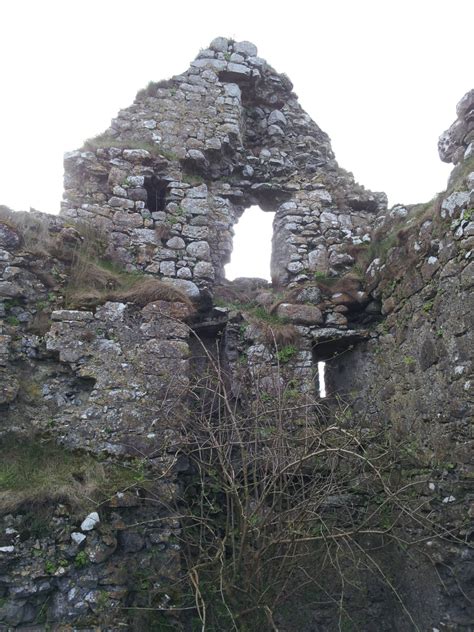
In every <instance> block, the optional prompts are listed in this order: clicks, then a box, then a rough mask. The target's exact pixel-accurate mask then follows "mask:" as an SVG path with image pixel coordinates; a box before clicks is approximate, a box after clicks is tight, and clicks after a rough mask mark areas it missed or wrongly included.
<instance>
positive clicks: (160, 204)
mask: <svg viewBox="0 0 474 632" xmlns="http://www.w3.org/2000/svg"><path fill="white" fill-rule="evenodd" d="M143 186H144V187H145V189H146V193H147V199H146V205H147V208H148V210H149V211H150V213H156V212H157V211H164V210H165V205H166V189H167V188H168V182H167V180H159V179H158V178H157V177H156V176H151V177H147V178H145V183H144V185H143Z"/></svg>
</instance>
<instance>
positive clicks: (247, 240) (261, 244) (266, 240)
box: [225, 206, 275, 281]
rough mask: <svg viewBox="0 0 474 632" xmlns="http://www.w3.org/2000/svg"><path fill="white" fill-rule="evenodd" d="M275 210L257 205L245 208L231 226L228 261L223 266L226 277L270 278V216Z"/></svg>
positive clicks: (271, 226) (272, 215) (271, 233)
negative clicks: (271, 210) (230, 252)
mask: <svg viewBox="0 0 474 632" xmlns="http://www.w3.org/2000/svg"><path fill="white" fill-rule="evenodd" d="M274 216H275V213H272V212H266V211H262V209H261V208H259V207H258V206H251V207H250V208H248V209H246V210H245V211H244V213H243V215H242V217H241V218H240V220H239V221H238V222H237V224H236V225H235V227H234V232H235V234H234V240H233V249H232V255H231V260H230V263H228V264H227V265H226V266H225V276H226V279H228V280H229V281H233V280H234V279H236V278H238V277H247V278H249V277H258V278H261V279H267V280H268V281H270V280H271V276H270V259H271V252H272V236H273V218H274Z"/></svg>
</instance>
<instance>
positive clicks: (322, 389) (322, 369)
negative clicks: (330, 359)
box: [318, 362, 327, 399]
mask: <svg viewBox="0 0 474 632" xmlns="http://www.w3.org/2000/svg"><path fill="white" fill-rule="evenodd" d="M318 379H319V397H320V398H321V399H323V398H324V397H326V395H327V393H326V362H318Z"/></svg>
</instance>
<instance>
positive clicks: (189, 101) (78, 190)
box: [0, 37, 474, 632]
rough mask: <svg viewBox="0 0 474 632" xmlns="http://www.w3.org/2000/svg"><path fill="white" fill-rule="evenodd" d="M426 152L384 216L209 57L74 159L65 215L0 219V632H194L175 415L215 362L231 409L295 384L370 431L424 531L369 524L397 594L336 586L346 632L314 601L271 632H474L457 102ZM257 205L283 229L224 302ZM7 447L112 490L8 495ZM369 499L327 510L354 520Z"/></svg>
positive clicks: (142, 97) (259, 84) (321, 146)
mask: <svg viewBox="0 0 474 632" xmlns="http://www.w3.org/2000/svg"><path fill="white" fill-rule="evenodd" d="M438 147H439V153H440V157H441V159H442V160H443V161H445V162H451V163H453V165H454V168H453V171H452V175H451V177H450V180H449V182H448V186H447V189H446V191H445V192H443V193H442V194H440V195H439V196H438V197H437V198H436V199H434V200H432V201H431V202H428V203H426V204H416V205H411V206H400V205H399V206H395V207H393V208H392V209H388V208H387V198H386V196H385V194H383V193H375V192H371V191H369V190H367V189H365V188H364V187H363V186H361V185H359V184H357V183H356V182H355V181H354V178H353V176H352V174H351V173H350V172H348V171H346V170H344V169H343V168H341V167H340V166H339V165H338V163H337V161H336V159H335V157H334V154H333V152H332V149H331V145H330V140H329V137H328V136H327V134H326V133H325V132H323V131H322V130H321V129H320V128H319V127H318V125H317V124H316V123H315V122H314V121H312V120H311V118H310V117H309V116H308V114H306V113H305V112H304V110H303V109H302V108H301V106H300V104H299V102H298V98H297V96H296V94H295V93H294V92H293V85H292V83H291V81H290V79H289V78H288V77H286V75H284V74H279V73H277V72H276V71H275V70H274V69H273V68H272V67H271V66H270V65H269V64H268V63H267V62H266V61H265V60H264V59H262V58H260V57H258V54H257V48H256V47H255V46H254V45H253V44H251V43H249V42H234V41H232V40H229V39H226V38H221V37H219V38H216V39H215V40H214V41H213V42H211V44H210V46H209V48H207V49H204V50H201V51H200V53H199V55H198V56H197V58H196V59H195V60H194V61H193V62H192V63H191V65H190V67H189V69H188V70H187V71H186V72H184V73H182V74H180V75H176V76H174V77H172V78H171V79H168V80H166V81H161V82H159V83H150V84H149V85H148V86H147V87H146V88H145V89H143V90H141V91H140V92H139V93H138V94H137V96H136V99H135V101H134V103H133V104H132V105H131V106H130V107H128V108H126V109H124V110H121V111H120V112H119V113H118V115H117V116H116V118H114V119H113V120H112V122H111V125H110V127H109V128H108V129H107V130H106V131H105V132H104V133H103V134H102V135H100V136H99V137H96V138H94V139H90V140H88V141H87V142H86V143H85V144H84V146H83V147H82V148H81V149H78V150H76V151H71V152H69V153H67V154H66V155H65V159H64V168H65V178H64V196H63V202H62V209H61V213H60V215H59V216H48V215H44V214H41V213H30V214H28V213H14V212H12V211H10V210H9V209H6V208H5V207H2V208H1V209H0V210H1V213H0V272H1V278H0V297H1V299H2V302H1V303H0V319H1V320H0V329H1V330H0V376H1V382H0V443H1V442H2V438H3V441H4V446H7V447H4V448H2V449H0V451H1V453H2V456H1V459H2V460H3V461H4V462H5V463H8V467H4V470H2V469H0V510H1V511H0V513H1V515H0V527H1V529H0V629H1V630H16V629H19V630H31V631H33V630H47V629H54V630H96V629H101V630H110V631H112V630H114V631H115V630H117V631H118V630H122V629H129V630H135V629H136V630H148V629H150V630H166V629H182V630H187V629H189V630H191V629H201V627H199V628H192V627H186V626H188V625H190V624H189V623H188V622H186V621H185V620H181V619H180V617H179V608H178V607H177V606H176V607H174V602H173V599H175V596H174V594H169V593H170V592H171V591H170V590H168V588H167V586H169V585H170V584H173V585H175V584H176V582H177V581H178V580H177V578H179V577H181V576H182V575H183V573H185V571H183V555H182V547H181V545H180V533H181V530H182V528H183V525H182V521H181V519H180V512H179V511H178V509H177V506H176V504H173V499H175V498H176V497H177V495H179V493H180V492H179V490H180V489H181V487H182V482H181V481H182V478H183V477H186V476H190V474H189V472H190V468H191V470H192V466H190V464H189V459H187V458H186V456H185V455H184V453H183V450H182V448H181V447H180V445H181V442H182V435H183V428H185V427H186V419H190V418H191V414H192V413H191V412H190V406H189V402H187V400H186V397H187V394H188V393H189V390H190V389H192V386H193V384H194V383H195V381H196V376H197V375H200V374H202V373H203V372H204V371H205V370H206V367H207V366H208V364H209V361H210V359H213V360H215V361H216V362H217V363H218V365H219V366H221V367H222V370H223V371H225V374H226V380H227V382H228V384H229V392H230V393H231V397H232V398H233V400H232V401H235V402H242V401H243V400H244V399H245V398H248V399H252V398H255V397H257V395H258V394H262V393H263V394H264V399H265V400H268V399H270V398H272V397H274V396H275V394H279V393H281V392H282V389H283V390H284V389H286V391H285V392H286V393H288V392H289V391H288V388H289V387H288V385H289V384H290V387H291V395H292V396H293V397H295V398H296V399H297V401H301V400H302V399H304V401H305V402H308V401H311V405H312V406H313V405H318V402H319V403H320V404H321V405H324V419H325V420H326V423H327V425H328V426H329V425H331V424H332V423H344V424H348V427H350V428H357V429H358V432H359V433H360V437H361V439H360V440H361V442H362V443H361V445H362V444H364V441H367V442H369V443H370V442H373V443H374V444H375V443H376V442H378V441H380V437H381V435H382V434H383V441H384V442H385V443H386V445H390V446H393V445H396V446H398V447H397V449H396V450H395V456H394V457H393V463H392V467H391V473H390V475H391V476H392V478H393V477H394V476H396V477H398V478H399V481H397V484H398V483H399V485H400V487H399V489H402V488H403V489H405V488H406V487H410V488H413V489H414V490H415V493H414V494H413V495H412V496H413V498H412V501H413V502H414V503H415V504H416V506H417V509H416V511H417V512H418V513H416V514H412V516H411V517H412V518H413V516H415V515H416V516H419V522H418V524H416V525H414V524H413V523H410V524H408V523H407V524H405V523H403V520H402V519H401V518H400V519H398V518H397V519H394V521H393V522H392V523H390V528H388V527H387V528H385V530H386V531H387V533H388V532H389V531H394V530H395V529H399V530H400V533H402V534H403V533H405V535H406V540H407V541H408V540H410V546H408V545H407V548H406V549H403V548H398V549H397V548H394V547H393V546H392V545H391V544H390V543H388V539H387V538H383V537H382V536H380V535H378V536H377V537H376V536H375V535H373V536H371V538H369V539H367V538H366V541H365V542H364V543H363V544H364V546H366V547H368V548H369V549H370V551H372V553H371V556H372V557H373V558H374V560H375V562H374V564H375V567H383V568H389V569H390V573H391V574H390V577H388V578H387V575H388V572H385V571H384V577H385V582H382V584H383V586H382V584H379V583H377V580H375V579H374V578H373V577H372V574H371V573H370V572H368V571H367V572H366V571H363V572H362V571H361V576H360V577H359V578H358V581H359V582H360V583H361V587H362V588H360V587H359V588H360V589H359V590H358V591H356V589H355V588H354V587H353V586H348V587H346V589H345V597H344V598H345V599H347V606H346V605H344V608H343V610H344V617H347V622H348V623H347V627H345V628H344V627H341V616H342V615H341V612H342V610H338V609H337V607H335V605H334V603H332V602H331V603H329V602H327V599H326V598H322V597H321V594H319V593H318V597H317V599H316V598H315V602H314V603H313V602H311V600H310V602H311V603H310V605H308V604H307V603H306V602H303V601H302V602H301V603H300V605H298V606H297V605H295V606H294V607H295V608H298V609H299V610H301V611H302V612H303V611H304V612H303V614H302V615H301V616H302V619H299V623H296V622H295V621H296V619H295V618H294V616H293V615H291V616H286V618H285V614H284V613H280V614H278V613H277V614H276V615H275V617H276V619H275V620H274V621H273V623H272V625H273V626H274V627H273V628H271V627H270V628H269V629H279V630H281V631H284V630H287V631H288V632H290V631H293V630H294V631H296V630H308V631H310V630H315V631H317V632H319V631H321V632H323V631H324V632H326V631H327V632H330V631H332V630H340V629H347V630H364V631H365V630H368V631H374V632H375V631H387V632H389V631H390V630H397V631H405V630H406V631H409V630H420V631H423V632H425V631H429V632H434V631H435V630H438V631H439V632H441V631H442V630H452V631H463V632H464V631H468V630H474V604H473V599H474V598H473V595H474V552H473V550H472V542H473V539H472V537H473V533H474V529H473V526H472V519H473V518H474V495H473V490H472V482H473V476H474V473H473V440H472V412H473V407H472V404H473V392H474V380H473V353H472V350H473V333H472V332H473V313H474V310H473V307H474V305H473V301H472V288H473V285H474V263H473V253H474V217H473V207H474V191H473V184H474V91H473V90H471V91H470V92H468V93H467V94H466V95H465V96H464V97H463V99H461V101H460V102H459V104H458V106H457V119H456V121H455V123H454V124H453V125H452V126H451V128H450V129H449V130H448V131H446V132H445V133H444V134H443V135H442V136H441V137H440V140H439V145H438ZM255 205H256V206H259V207H260V208H261V209H262V210H263V211H268V212H273V213H275V216H274V222H273V238H272V261H271V273H272V282H271V283H268V282H266V281H264V280H262V279H255V278H252V279H237V280H236V281H234V282H230V281H228V280H226V279H225V274H224V266H225V265H226V264H227V263H228V262H229V260H230V256H231V252H232V238H233V230H234V226H235V224H236V223H237V222H238V221H239V219H240V217H241V216H242V215H243V213H244V211H245V210H246V209H248V208H249V207H251V206H255ZM249 256H253V253H249ZM92 264H93V265H92ZM157 281H159V284H157ZM153 283H155V285H153ZM140 289H141V291H140ZM285 336H286V338H285ZM321 363H324V364H323V366H324V367H325V373H326V382H327V389H328V393H327V397H325V398H324V400H323V398H322V397H321V395H322V394H321V390H320V384H319V381H318V365H320V364H321ZM243 370H245V378H243V377H242V372H243ZM239 405H240V404H239ZM341 405H342V406H343V410H344V418H343V421H341V419H342V417H341V415H340V410H341ZM335 411H338V412H337V413H336V412H335ZM334 415H336V416H334ZM334 419H336V420H339V422H338V421H336V422H334ZM358 436H359V435H358ZM22 445H23V446H27V447H28V450H30V452H27V454H26V457H25V455H23V456H21V455H20V456H19V457H18V459H17V462H18V461H19V459H20V457H21V458H26V459H27V460H29V461H31V460H33V461H34V462H35V463H36V461H35V459H36V458H38V464H37V469H38V468H39V469H41V468H42V467H45V466H44V463H43V462H42V461H41V459H40V458H39V457H38V454H40V456H41V455H43V457H42V458H43V460H44V459H46V461H48V457H47V454H46V456H44V451H45V449H46V448H48V449H49V448H50V449H51V451H52V453H53V454H54V455H55V457H54V458H56V459H59V461H58V463H62V461H61V459H62V458H63V456H61V455H64V454H67V455H70V457H68V458H71V459H73V460H74V464H75V465H74V467H76V468H79V470H80V474H77V473H75V483H74V485H76V484H77V486H78V489H77V490H76V488H74V489H75V490H76V491H75V494H80V493H81V492H80V489H81V485H82V486H83V488H84V487H85V485H86V483H87V482H88V481H89V479H90V477H91V476H92V474H91V473H94V472H96V473H97V472H99V469H100V468H102V469H103V470H104V471H105V474H104V476H105V478H106V479H107V480H108V481H113V480H115V479H114V477H116V478H117V480H118V479H120V480H119V482H118V483H117V485H116V487H115V488H113V486H112V487H107V498H106V499H104V498H102V499H101V500H100V501H97V503H96V506H92V505H91V506H89V507H88V509H87V510H86V509H84V510H82V509H81V508H79V509H78V508H77V507H75V508H74V507H73V505H74V502H73V500H71V497H70V496H71V495H70V494H68V493H67V491H66V490H65V489H63V487H65V483H64V485H63V483H61V485H62V486H59V484H58V489H55V490H53V491H54V493H53V492H51V490H49V492H48V491H47V490H46V488H47V482H46V483H43V482H42V483H41V486H42V487H41V489H40V490H39V491H38V490H36V492H35V490H33V489H32V487H33V482H32V483H31V485H29V484H28V481H26V482H25V481H22V480H20V479H21V473H18V472H17V471H16V470H15V467H16V466H15V464H14V463H13V464H10V463H9V462H8V459H9V454H10V453H12V454H14V453H15V449H17V448H16V447H15V446H22ZM364 445H365V444H364ZM384 445H385V444H384ZM35 446H36V448H35ZM37 446H40V447H37ZM41 446H43V447H41ZM44 446H46V448H45V447H44ZM22 449H23V448H22ZM25 449H26V448H25ZM364 449H365V448H364ZM361 450H362V447H361ZM28 455H29V456H28ZM34 455H36V456H34ZM81 460H82V463H83V466H82V467H81V466H80V465H78V464H80V462H81ZM35 467H36V466H35ZM61 467H63V466H62V465H60V464H58V466H57V468H56V469H57V471H58V472H59V470H60V469H61ZM0 468H1V466H0ZM9 468H10V469H9ZM137 469H140V471H141V472H142V470H143V472H146V474H143V476H142V477H140V476H137V475H136V471H137ZM124 470H126V471H124ZM130 471H133V472H134V474H133V476H132V478H130V477H129V476H128V475H129V472H130ZM12 472H13V473H12ZM2 476H3V478H2ZM31 476H32V480H33V479H34V477H35V476H36V474H34V473H33V474H32V475H31ZM97 476H99V474H97ZM149 477H152V478H153V485H152V490H151V491H150V488H149V487H147V486H146V485H145V483H144V480H145V479H148V478H149ZM34 480H36V479H34ZM35 484H38V485H39V483H35ZM43 488H44V489H43ZM45 490H46V491H45ZM144 490H145V491H144ZM84 493H85V492H84ZM150 496H152V497H153V499H152V502H150ZM364 502H365V501H364V500H363V494H362V493H361V492H360V490H359V491H355V492H353V493H352V492H351V493H347V494H345V495H342V494H340V495H338V496H337V497H336V496H335V495H334V494H332V495H331V498H330V499H329V500H327V499H326V506H327V507H329V509H327V511H332V512H336V514H337V515H338V516H339V514H338V513H337V512H352V515H353V516H355V515H356V514H357V515H360V513H361V506H362V505H363V503H364ZM371 502H372V501H371ZM383 502H384V501H382V504H383ZM44 508H46V509H47V511H46V513H45V512H44V511H43V510H44ZM81 511H82V513H81ZM401 513H403V511H401ZM400 515H401V514H400ZM38 516H39V518H38ZM353 519H354V520H356V518H353ZM422 521H423V525H426V524H428V523H429V524H430V525H432V526H433V531H426V529H425V527H423V528H422V527H421V526H420V525H421V522H422ZM415 522H416V520H415ZM382 527H383V525H382ZM382 527H380V528H379V530H378V531H377V530H374V534H375V533H376V532H377V533H379V534H380V533H382V532H383V531H384V528H382ZM404 537H405V536H403V535H400V536H399V541H400V542H402V541H404ZM412 540H413V547H412V546H411V544H412ZM415 541H416V546H414V543H415ZM357 546H359V543H358V545H357ZM360 546H362V544H360ZM372 557H371V559H372ZM384 565H385V566H384ZM324 582H326V583H327V587H328V588H327V590H328V591H329V592H331V591H333V589H334V590H336V589H335V588H334V586H335V585H336V584H334V583H333V580H332V579H331V576H330V573H329V571H328V575H327V577H326V578H325V579H324ZM324 582H323V583H324ZM137 586H139V587H140V586H141V588H137ZM315 590H316V589H315ZM316 592H317V591H316ZM316 592H315V594H316ZM356 592H357V594H356ZM362 593H363V595H364V596H363V598H362V597H361V594H362ZM333 601H335V602H337V603H339V602H341V603H342V597H340V595H339V593H338V595H337V596H336V597H335V598H334V600H333ZM323 602H324V603H323ZM337 603H336V605H337ZM141 611H146V613H148V611H151V612H152V613H158V615H159V617H162V618H160V619H159V622H158V623H156V621H158V619H156V620H155V619H153V618H149V619H136V618H135V619H134V618H133V616H132V614H133V613H134V612H135V613H136V612H139V613H140V614H143V613H142V612H141ZM407 613H408V614H407ZM278 617H280V618H278ZM275 621H276V622H275ZM292 621H293V623H292ZM351 625H352V627H350V626H351ZM153 626H155V627H153ZM160 626H161V627H160ZM173 626H175V627H173ZM180 626H181V627H180ZM202 629H205V628H202ZM208 629H209V630H211V629H212V630H214V629H216V628H212V627H209V628H208ZM228 629H229V630H230V629H247V630H248V629H250V628H248V627H246V628H244V627H242V628H239V627H237V628H228ZM255 629H257V628H255Z"/></svg>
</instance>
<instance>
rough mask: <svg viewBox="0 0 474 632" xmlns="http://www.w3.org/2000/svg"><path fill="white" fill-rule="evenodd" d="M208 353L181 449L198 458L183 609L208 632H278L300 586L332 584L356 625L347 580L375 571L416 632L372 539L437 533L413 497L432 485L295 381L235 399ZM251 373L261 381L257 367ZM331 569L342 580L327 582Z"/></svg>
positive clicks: (336, 600)
mask: <svg viewBox="0 0 474 632" xmlns="http://www.w3.org/2000/svg"><path fill="white" fill-rule="evenodd" d="M205 354H206V355H207V358H208V364H209V370H208V371H207V372H205V371H200V375H199V376H197V377H196V380H195V383H194V384H193V386H192V387H190V389H189V392H188V393H187V398H188V401H189V404H188V408H187V415H186V416H185V421H184V422H183V425H182V428H181V436H182V440H181V443H180V445H179V446H178V450H179V453H181V454H182V455H184V456H186V457H187V459H188V460H189V463H190V464H191V466H190V470H189V471H188V473H187V474H185V475H183V476H182V477H181V482H182V490H183V491H182V494H181V495H180V496H179V498H178V500H177V506H176V508H175V511H176V513H177V514H179V515H180V516H181V527H182V531H181V537H180V545H181V548H182V552H183V556H184V561H185V569H186V577H187V582H186V586H187V588H186V587H185V588H184V589H183V586H181V588H182V589H183V592H184V596H183V599H182V605H183V607H184V609H186V608H191V607H194V608H195V612H196V614H197V616H198V618H199V620H200V621H201V629H202V630H203V631H205V630H206V631H207V630H224V629H225V630H247V629H262V630H277V629H278V623H277V620H278V617H280V616H281V612H283V611H284V609H285V605H286V604H288V603H291V599H292V598H293V597H294V596H295V595H296V594H298V593H299V591H301V590H302V589H303V588H304V589H305V590H306V589H307V588H308V589H311V590H313V591H314V592H316V593H318V592H319V594H321V592H323V593H324V591H325V588H324V584H326V586H327V585H328V582H329V581H332V582H333V583H332V584H331V588H330V589H329V592H332V594H335V595H337V596H336V597H331V600H332V606H333V607H334V608H335V611H336V615H337V616H338V617H339V620H340V622H341V621H342V620H345V621H348V622H350V621H351V614H350V612H348V609H347V604H346V592H347V591H348V583H349V584H350V585H351V586H352V585H353V584H354V582H355V583H356V582H357V581H358V580H360V576H359V575H360V573H363V572H366V573H371V574H374V575H376V576H378V577H379V579H380V581H381V582H382V584H383V585H384V586H385V587H386V588H387V590H388V591H389V592H390V593H391V594H392V596H393V599H394V600H395V602H398V604H399V607H400V608H401V610H402V611H403V612H404V615H405V617H406V619H407V621H408V622H409V625H410V626H413V629H414V630H419V628H418V627H417V624H416V623H415V621H414V619H413V616H412V614H411V613H410V612H409V611H408V609H407V607H406V606H405V603H404V600H403V598H402V596H401V595H400V594H399V592H398V590H397V587H396V586H395V584H394V582H393V580H392V579H391V578H390V572H389V569H384V568H383V567H382V566H381V565H380V563H379V561H378V560H377V557H376V556H374V555H373V554H372V552H371V546H370V545H369V544H368V543H369V542H373V541H374V539H376V540H377V541H378V542H379V543H380V546H381V547H383V546H386V545H387V544H388V543H390V542H392V543H396V544H397V545H403V546H405V545H406V544H407V540H406V538H405V536H404V535H403V533H404V532H403V527H404V526H406V525H407V524H408V523H411V524H415V525H416V526H417V528H418V532H417V536H418V537H420V532H422V531H423V530H424V533H425V536H421V539H423V538H424V537H433V529H432V526H431V524H430V523H429V520H427V519H426V517H425V516H424V514H423V512H422V511H421V510H420V503H419V502H418V501H417V500H414V497H416V489H417V486H419V485H424V484H426V480H420V478H418V479H417V480H416V481H414V482H408V483H407V482H406V481H405V483H404V484H402V483H401V482H400V479H399V478H398V479H397V477H394V476H393V471H394V470H395V469H396V458H397V457H396V451H394V448H393V442H392V443H389V442H388V441H387V440H386V438H385V435H384V432H383V431H381V432H380V434H379V435H378V436H377V433H376V432H375V431H374V432H373V433H371V436H370V439H366V438H365V437H366V436H367V435H366V433H363V432H362V430H361V428H360V427H359V426H358V425H356V424H355V423H354V422H353V421H352V419H351V416H350V415H348V410H349V407H348V406H345V405H343V404H339V405H338V407H336V408H335V409H333V410H332V411H329V412H328V409H327V408H325V409H324V410H323V409H322V408H321V407H320V406H319V403H318V401H316V400H315V399H314V398H313V397H312V395H311V394H308V393H302V392H300V391H298V389H297V387H296V386H295V382H294V380H293V381H292V383H284V382H283V380H276V381H275V382H274V383H273V385H272V388H271V389H269V388H262V387H259V386H258V384H255V383H253V388H252V393H253V397H251V398H248V399H245V401H244V400H242V399H240V398H239V397H236V396H234V394H233V390H232V379H233V378H232V376H231V375H228V374H226V372H225V371H224V369H223V367H222V365H221V364H220V362H219V361H218V360H215V359H214V358H213V357H211V354H209V353H208V352H207V351H205ZM246 379H247V380H248V383H249V384H252V380H253V376H252V375H251V374H250V373H249V374H248V375H247V378H246ZM170 414H171V415H172V410H171V411H170ZM414 492H415V493H414ZM426 534H429V535H426ZM322 569H324V572H325V573H327V576H328V577H329V576H331V577H333V579H332V580H330V579H327V578H326V579H325V582H323V583H322V582H321V572H322ZM334 578H335V579H334ZM187 590H189V595H188V597H187V596H186V595H187ZM326 593H327V591H326ZM326 593H325V594H326ZM337 613H338V614H337Z"/></svg>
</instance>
